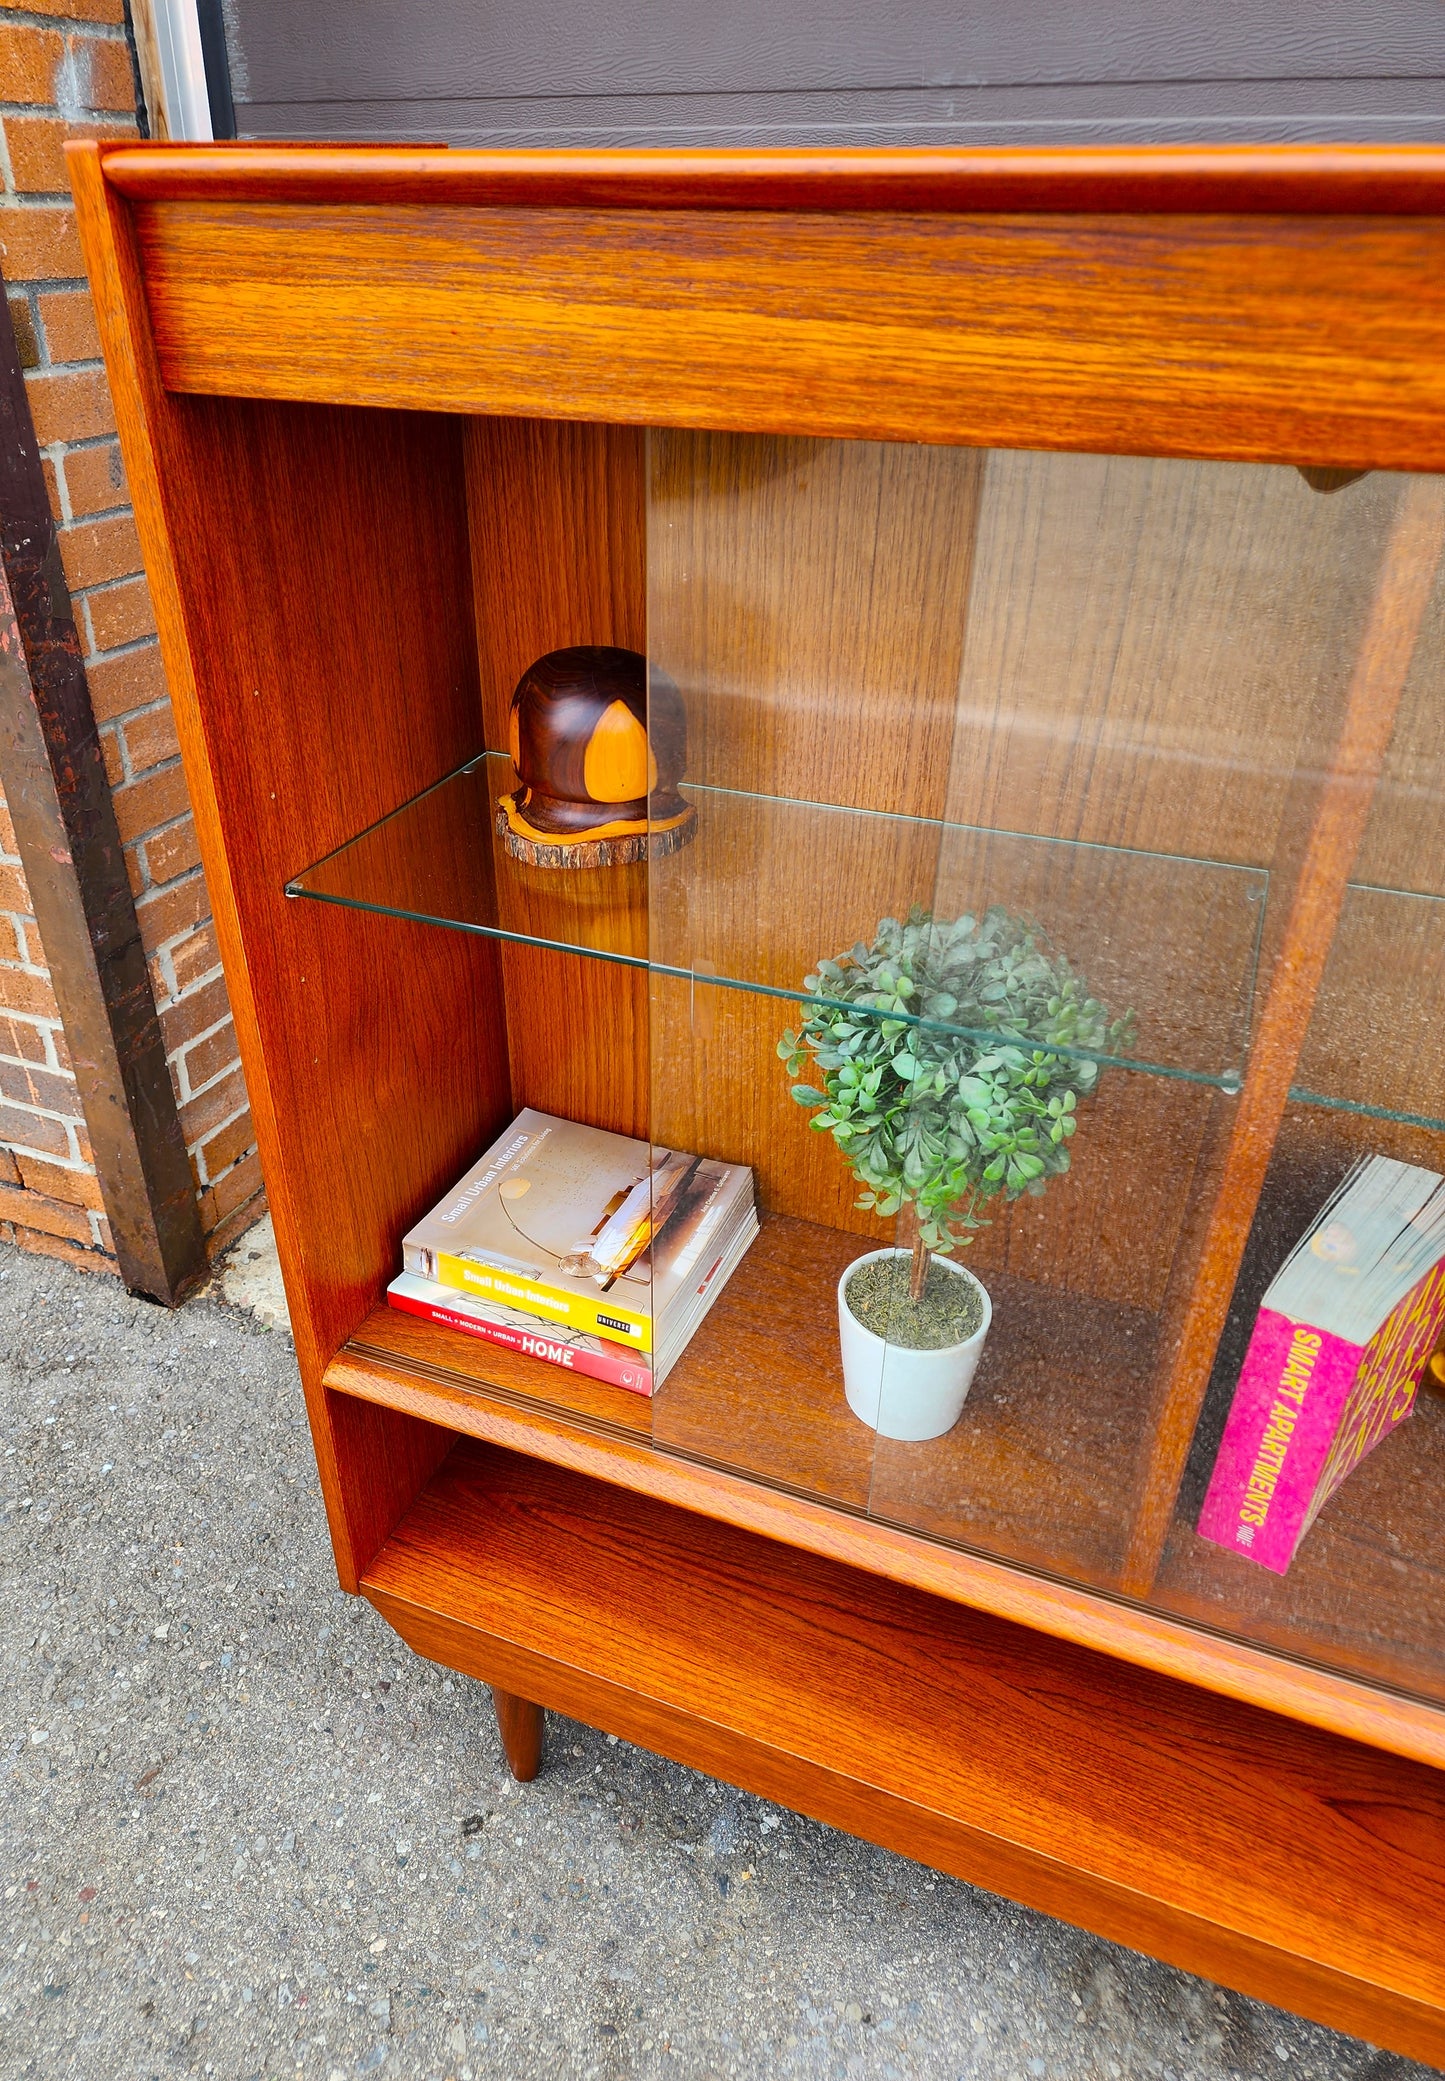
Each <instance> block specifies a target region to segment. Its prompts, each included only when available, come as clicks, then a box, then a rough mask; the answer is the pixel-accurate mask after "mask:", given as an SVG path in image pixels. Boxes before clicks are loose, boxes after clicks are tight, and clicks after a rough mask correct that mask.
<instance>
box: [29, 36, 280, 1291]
mask: <svg viewBox="0 0 1445 2081" xmlns="http://www.w3.org/2000/svg"><path fill="white" fill-rule="evenodd" d="M134 94H135V89H134V73H133V69H132V64H131V55H130V48H129V45H128V43H127V41H126V32H125V25H124V13H123V0H56V4H53V5H49V6H44V5H42V6H32V7H29V8H25V9H21V8H17V7H12V6H10V5H8V4H7V0H0V138H3V162H4V163H3V173H4V193H3V196H0V264H3V267H4V273H5V281H6V287H7V290H8V293H9V298H10V309H11V316H12V318H13V320H14V323H15V331H16V336H17V338H18V340H19V342H20V349H21V357H22V360H23V361H24V363H25V368H26V384H27V387H28V390H29V394H30V406H31V411H32V413H33V415H34V419H35V430H36V434H37V436H38V438H39V441H40V445H41V451H42V454H43V456H44V458H45V472H46V481H47V483H48V485H49V488H50V500H51V507H52V510H53V511H54V513H55V517H56V520H57V521H58V522H59V524H60V544H61V554H62V557H63V560H64V564H65V573H66V577H67V579H68V581H69V584H70V589H71V595H72V598H73V601H74V605H75V618H76V623H77V626H78V628H79V630H80V636H81V642H82V646H83V649H84V653H85V659H86V673H87V676H88V678H89V681H90V691H91V699H92V702H93V704H94V707H95V714H96V720H97V722H98V723H99V724H100V726H101V741H102V743H103V745H104V747H105V757H106V764H107V767H108V769H109V773H110V781H111V787H112V789H113V791H114V796H115V808H116V817H117V820H118V822H119V824H120V833H121V838H122V840H123V841H124V844H125V851H126V860H127V863H128V866H129V870H130V879H131V886H132V888H133V890H134V892H135V898H136V911H137V915H138V917H139V919H140V927H141V935H142V938H143V940H144V942H145V948H146V953H147V956H148V958H149V962H150V972H151V981H152V986H153V988H154V991H155V998H156V1007H157V1010H158V1012H159V1014H160V1020H161V1029H162V1032H163V1034H164V1037H165V1045H166V1053H167V1057H168V1059H169V1061H170V1065H171V1074H172V1078H173V1080H174V1083H175V1090H176V1101H177V1104H178V1106H179V1109H180V1117H181V1124H182V1128H183V1130H184V1133H185V1139H186V1146H187V1148H188V1150H189V1152H190V1157H191V1165H192V1170H193V1172H194V1175H195V1181H196V1190H197V1194H198V1197H199V1202H200V1209H201V1220H202V1225H203V1227H204V1228H205V1230H206V1232H207V1236H208V1239H209V1240H210V1243H211V1247H212V1248H213V1249H214V1248H218V1247H221V1246H222V1245H223V1244H224V1243H225V1242H227V1241H229V1240H230V1238H231V1237H232V1236H233V1235H235V1234H237V1233H239V1231H240V1230H241V1229H242V1228H244V1227H246V1226H247V1225H248V1224H249V1223H250V1222H251V1221H253V1220H254V1219H256V1217H257V1216H258V1215H259V1214H260V1213H261V1211H262V1209H263V1206H264V1202H263V1200H262V1199H261V1197H260V1194H261V1173H260V1166H259V1163H258V1161H257V1157H256V1149H255V1141H254V1137H253V1135H252V1132H251V1115H250V1111H249V1108H248V1106H247V1103H246V1089H245V1084H244V1082H243V1080H242V1076H241V1069H240V1064H239V1062H238V1060H237V1057H236V1040H235V1029H234V1027H233V1025H232V1023H231V1011H230V1006H229V1004H228V1003H227V1001H226V986H225V983H224V981H223V979H222V976H221V969H220V958H219V954H218V952H217V947H216V937H215V933H214V930H213V929H212V926H211V916H210V912H211V906H210V901H209V898H208V896H207V893H206V885H205V878H204V876H203V875H202V873H201V868H200V862H199V855H198V853H197V850H196V836H195V826H194V821H193V819H192V816H191V811H190V804H189V802H188V801H187V798H186V786H185V779H184V776H183V774H182V772H181V767H180V761H179V757H178V753H177V745H176V733H175V724H174V720H173V718H172V715H171V706H170V697H169V694H168V692H167V688H166V679H165V671H164V668H163V667H162V664H161V658H160V652H159V650H158V649H157V647H156V636H155V617H154V615H153V613H152V610H151V602H150V596H149V592H148V590H147V587H146V581H145V577H144V574H143V572H142V569H141V557H140V546H139V543H138V541H137V537H136V529H135V521H134V518H133V516H132V514H131V509H130V504H129V501H128V498H127V493H126V483H125V472H124V470H123V468H122V466H121V459H120V449H119V447H118V445H117V443H116V439H115V417H114V413H113V411H112V408H111V401H110V393H109V391H108V389H107V387H106V380H105V370H104V368H103V366H102V364H101V360H100V343H99V340H98V338H97V336H96V331H95V321H94V317H93V315H92V312H91V306H90V297H89V293H88V291H87V289H86V285H85V280H84V277H83V274H82V270H81V261H80V248H79V244H78V241H77V238H76V232H75V221H74V216H73V213H72V210H71V208H70V196H69V192H68V189H67V186H66V180H65V162H64V154H63V150H62V147H63V144H64V141H65V139H66V138H67V137H97V136H100V137H117V136H129V135H133V134H134V132H135V128H136V123H135V99H134ZM29 906H30V899H29V895H28V893H27V891H26V887H25V881H24V876H23V874H22V872H21V868H20V864H19V861H18V859H17V857H16V852H15V840H14V834H13V832H12V831H11V829H10V824H9V818H8V816H4V817H3V822H0V1235H3V1236H6V1237H9V1238H11V1239H13V1240H15V1241H18V1242H21V1243H23V1244H25V1245H26V1247H28V1248H32V1249H37V1250H44V1251H49V1252H53V1253H55V1254H58V1255H64V1256H69V1257H72V1258H74V1259H75V1260H76V1261H78V1262H83V1263H86V1264H89V1265H93V1266H95V1267H96V1268H97V1269H112V1270H113V1269H114V1258H113V1257H112V1256H111V1255H110V1245H109V1236H108V1233H107V1230H106V1225H105V1217H104V1215H103V1214H102V1213H101V1212H100V1206H101V1199H100V1188H99V1184H98V1182H97V1179H96V1176H95V1166H94V1163H93V1161H92V1158H91V1151H90V1147H89V1144H88V1142H87V1140H86V1135H85V1126H84V1122H83V1120H82V1118H81V1112H80V1106H79V1103H78V1100H77V1096H76V1088H75V1081H74V1078H73V1076H72V1074H71V1071H70V1066H69V1060H68V1057H67V1055H66V1050H65V1036H64V1033H63V1031H62V1029H61V1024H60V1018H59V1013H58V1011H57V1009H56V1003H55V997H54V994H53V992H52V989H51V983H50V976H49V973H48V970H47V968H46V963H45V954H44V950H43V949H42V948H41V946H40V944H39V939H38V936H37V934H36V930H35V922H34V919H33V918H32V917H31V916H30V910H29Z"/></svg>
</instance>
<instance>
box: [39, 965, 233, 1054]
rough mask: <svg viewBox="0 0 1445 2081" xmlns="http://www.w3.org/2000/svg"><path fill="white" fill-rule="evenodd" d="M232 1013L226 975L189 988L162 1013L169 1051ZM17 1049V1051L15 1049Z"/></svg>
mask: <svg viewBox="0 0 1445 2081" xmlns="http://www.w3.org/2000/svg"><path fill="white" fill-rule="evenodd" d="M230 1016H231V1004H230V999H229V998H228V997H227V995H226V979H225V977H224V976H219V975H216V976H212V977H211V980H210V981H209V982H208V983H202V984H201V986H200V988H199V989H198V990H188V991H187V992H186V994H185V996H184V997H178V998H176V999H175V1001H174V1003H172V1004H168V1005H167V1006H166V1008H165V1010H164V1011H163V1012H162V1013H161V1015H160V1018H161V1038H162V1040H163V1041H164V1042H165V1046H166V1053H167V1054H168V1055H174V1054H175V1053H176V1051H177V1049H178V1048H183V1047H184V1046H185V1045H186V1042H187V1041H190V1040H194V1039H195V1037H196V1035H197V1034H198V1033H205V1032H207V1031H208V1030H209V1029H210V1028H211V1027H212V1026H219V1025H220V1023H221V1021H222V1019H228V1018H229V1017H230ZM12 1052H13V1051H12Z"/></svg>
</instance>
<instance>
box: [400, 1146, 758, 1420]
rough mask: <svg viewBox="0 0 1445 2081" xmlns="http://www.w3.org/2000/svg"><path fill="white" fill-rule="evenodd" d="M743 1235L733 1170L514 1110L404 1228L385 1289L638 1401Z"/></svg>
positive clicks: (740, 1183)
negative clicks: (476, 1156) (494, 1137)
mask: <svg viewBox="0 0 1445 2081" xmlns="http://www.w3.org/2000/svg"><path fill="white" fill-rule="evenodd" d="M757 1232H758V1217H757V1210H756V1207H755V1206H754V1202H753V1174H752V1172H751V1171H750V1170H748V1169H747V1168H746V1167H745V1166H744V1165H742V1164H736V1163H717V1162H714V1161H713V1160H712V1159H710V1158H708V1157H704V1156H688V1155H684V1154H682V1153H680V1152H679V1151H677V1150H672V1149H655V1148H654V1149H649V1147H648V1145H647V1143H646V1142H639V1141H634V1140H632V1139H631V1137H629V1136H627V1135H622V1134H608V1133H607V1132H605V1130H603V1129H602V1128H599V1127H583V1126H581V1125H580V1124H579V1123H578V1122H577V1121H575V1120H558V1119H555V1118H554V1117H553V1116H552V1115H551V1114H550V1113H538V1112H534V1111H533V1110H532V1108H531V1107H528V1108H527V1109H526V1110H525V1111H524V1112H521V1113H519V1114H518V1115H517V1117H516V1119H515V1120H514V1121H513V1122H512V1124H511V1126H510V1127H509V1128H508V1129H507V1131H506V1133H505V1134H504V1135H503V1136H502V1137H501V1138H500V1140H499V1141H496V1142H494V1143H493V1145H492V1147H491V1148H490V1149H488V1151H487V1153H486V1155H485V1156H483V1157H482V1158H480V1160H479V1161H478V1162H477V1163H475V1164H473V1166H472V1168H471V1169H470V1170H469V1171H468V1172H467V1174H466V1176H465V1177H464V1178H462V1179H460V1180H459V1181H458V1183H457V1184H456V1185H455V1186H454V1187H453V1188H452V1190H451V1191H450V1192H449V1193H448V1194H447V1196H446V1198H445V1199H443V1200H442V1201H441V1202H440V1203H439V1204H438V1205H437V1206H435V1207H433V1209H432V1211H431V1212H430V1213H429V1214H427V1215H426V1216H425V1217H424V1218H423V1219H422V1220H421V1221H419V1222H418V1223H417V1225H416V1227H415V1228H414V1229H412V1230H411V1232H410V1234H409V1235H407V1236H406V1237H404V1238H403V1242H402V1266H403V1269H402V1273H401V1276H400V1278H397V1279H393V1280H392V1282H391V1285H390V1286H389V1287H388V1288H387V1299H388V1300H389V1301H390V1302H391V1305H392V1306H393V1307H394V1308H402V1309H405V1310H406V1311H407V1313H408V1314H412V1315H420V1316H423V1317H425V1318H426V1319H427V1320H428V1321H431V1322H440V1323H445V1324H446V1326H447V1327H448V1328H449V1329H457V1330H464V1331H466V1332H467V1333H468V1335H470V1336H474V1337H484V1338H486V1339H487V1340H488V1341H489V1342H490V1343H493V1344H501V1345H504V1346H505V1347H506V1348H507V1349H508V1350H511V1351H521V1352H524V1353H526V1354H527V1355H528V1356H530V1357H532V1358H540V1359H545V1360H546V1361H547V1362H548V1363H549V1364H551V1365H556V1366H563V1367H565V1368H566V1369H567V1370H568V1371H570V1372H574V1373H586V1374H589V1375H590V1376H591V1377H592V1378H593V1379H594V1380H605V1381H608V1382H610V1383H611V1385H612V1386H614V1387H625V1388H630V1389H631V1390H632V1391H633V1392H634V1393H635V1394H643V1395H650V1394H652V1393H653V1392H654V1390H655V1389H656V1388H658V1387H660V1386H661V1384H662V1382H663V1380H664V1379H665V1378H666V1376H667V1374H668V1372H669V1371H670V1370H671V1368H672V1367H673V1366H674V1365H675V1364H676V1363H677V1360H678V1359H679V1357H680V1356H681V1355H682V1352H683V1351H684V1350H685V1348H686V1346H687V1344H688V1341H689V1339H690V1338H691V1337H692V1335H693V1333H694V1331H695V1330H696V1329H697V1326H698V1324H699V1323H700V1322H701V1321H702V1319H703V1317H704V1315H706V1313H707V1311H708V1309H709V1308H710V1307H711V1306H712V1304H713V1302H714V1301H715V1300H716V1299H717V1297H718V1295H719V1293H720V1292H721V1291H722V1289H723V1287H724V1286H725V1285H726V1283H727V1281H728V1279H729V1277H730V1276H731V1274H732V1272H733V1270H734V1269H735V1267H736V1266H737V1264H738V1261H739V1260H740V1258H741V1257H742V1255H743V1253H744V1251H745V1250H746V1249H747V1247H748V1245H749V1244H750V1243H751V1242H752V1240H753V1237H754V1236H755V1235H756V1234H757Z"/></svg>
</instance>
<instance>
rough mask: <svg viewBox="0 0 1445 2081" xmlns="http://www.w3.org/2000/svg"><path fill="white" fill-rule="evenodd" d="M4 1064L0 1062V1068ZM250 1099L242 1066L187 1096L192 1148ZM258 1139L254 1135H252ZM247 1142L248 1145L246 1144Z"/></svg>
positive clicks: (186, 1131) (186, 1128) (184, 1114)
mask: <svg viewBox="0 0 1445 2081" xmlns="http://www.w3.org/2000/svg"><path fill="white" fill-rule="evenodd" d="M3 1067H4V1064H3V1063H0V1068H3ZM245 1103H246V1082H245V1079H244V1078H243V1076H242V1075H241V1072H240V1070H239V1069H237V1070H234V1071H233V1072H232V1074H231V1075H230V1076H229V1077H222V1078H221V1079H220V1080H219V1082H217V1083H215V1084H212V1086H211V1087H210V1089H209V1090H208V1091H203V1092H202V1093H201V1095H200V1097H199V1098H191V1099H187V1101H186V1103H185V1104H184V1105H183V1106H181V1107H180V1109H179V1110H180V1116H181V1133H182V1135H183V1136H184V1138H185V1144H186V1147H187V1148H188V1149H193V1148H195V1146H196V1144H197V1143H198V1142H202V1141H204V1140H205V1138H206V1136H207V1135H208V1134H214V1132H215V1130H216V1129H217V1128H218V1127H219V1126H220V1124H221V1122H222V1121H223V1120H225V1119H227V1118H229V1116H230V1115H231V1114H232V1113H239V1112H240V1111H241V1109H242V1107H243V1106H244V1105H245ZM251 1139H254V1137H251ZM243 1146H244V1145H243Z"/></svg>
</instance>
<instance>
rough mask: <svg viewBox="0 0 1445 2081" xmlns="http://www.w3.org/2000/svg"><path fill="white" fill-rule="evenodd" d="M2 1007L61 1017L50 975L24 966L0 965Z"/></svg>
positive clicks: (35, 1014) (42, 1016) (50, 1017)
mask: <svg viewBox="0 0 1445 2081" xmlns="http://www.w3.org/2000/svg"><path fill="white" fill-rule="evenodd" d="M0 1009H3V1010H4V1011H7V1012H29V1014H30V1015H31V1017H32V1018H35V1019H56V1020H58V1019H59V1017H60V1006H59V1005H58V1004H57V1003H56V1002H55V992H54V991H53V990H52V989H51V987H50V978H49V976H44V975H31V974H29V973H28V972H27V971H26V970H25V969H23V968H4V967H0ZM0 1139H3V1137H0Z"/></svg>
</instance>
